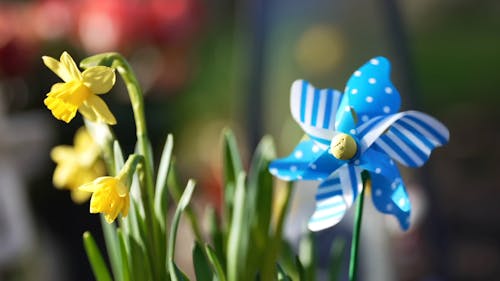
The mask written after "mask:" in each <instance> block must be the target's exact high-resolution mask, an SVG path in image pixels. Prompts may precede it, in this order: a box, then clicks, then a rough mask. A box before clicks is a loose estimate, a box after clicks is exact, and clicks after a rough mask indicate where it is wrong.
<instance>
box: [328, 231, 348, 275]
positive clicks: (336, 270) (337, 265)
mask: <svg viewBox="0 0 500 281" xmlns="http://www.w3.org/2000/svg"><path fill="white" fill-rule="evenodd" d="M346 244H347V243H346V241H345V239H344V238H341V237H337V238H336V239H335V240H334V241H333V244H332V248H331V250H330V281H338V280H340V272H341V271H342V266H343V265H344V256H345V251H346Z"/></svg>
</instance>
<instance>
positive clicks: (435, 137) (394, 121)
mask: <svg viewBox="0 0 500 281" xmlns="http://www.w3.org/2000/svg"><path fill="white" fill-rule="evenodd" d="M449 135H450V134H449V131H448V129H447V128H446V127H445V126H444V125H443V124H442V123H441V122H439V121H437V120H436V119H434V118H433V117H431V116H429V115H427V114H425V113H422V112H418V111H405V112H401V113H397V114H393V115H390V116H386V117H377V118H374V119H372V120H370V121H368V122H366V123H365V124H363V125H361V126H360V127H358V138H359V139H360V143H361V146H362V149H368V148H369V147H374V148H376V149H377V150H380V151H383V152H385V153H387V154H388V155H389V156H390V157H391V158H393V159H395V160H397V161H398V162H399V163H401V164H403V165H405V166H408V167H420V166H422V165H423V164H424V163H425V162H426V161H427V160H428V159H429V157H430V154H431V152H432V150H433V149H435V148H437V147H439V146H442V145H444V144H446V143H447V142H448V140H449Z"/></svg>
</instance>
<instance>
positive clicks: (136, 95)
mask: <svg viewBox="0 0 500 281" xmlns="http://www.w3.org/2000/svg"><path fill="white" fill-rule="evenodd" d="M96 64H97V65H104V66H109V67H112V68H114V69H116V70H117V71H118V73H119V74H120V76H121V77H122V79H123V81H124V82H125V85H126V87H127V91H128V94H129V97H130V102H131V104H132V110H133V112H134V120H135V127H136V135H137V148H138V152H139V154H140V155H142V156H143V157H144V163H143V164H144V167H143V169H141V171H142V173H141V174H140V176H139V178H140V180H141V194H142V196H141V197H142V201H143V202H142V203H143V206H144V210H145V212H146V214H147V215H146V221H147V225H148V226H149V228H150V231H148V236H149V237H148V238H149V241H148V242H149V243H148V244H150V248H151V253H152V255H153V256H152V258H153V260H156V259H154V257H155V256H158V255H156V251H158V250H159V249H158V247H157V245H159V239H160V237H159V236H160V235H159V233H160V232H159V226H158V224H157V223H155V222H154V218H155V213H154V208H153V204H154V192H155V190H154V185H153V167H152V163H153V156H152V153H151V149H150V141H149V138H148V132H147V127H146V117H145V115H144V97H143V93H142V89H141V87H140V86H139V81H137V78H136V76H135V74H134V71H133V70H132V67H131V66H130V65H129V63H128V62H127V60H126V59H125V58H124V57H123V56H122V55H120V54H119V53H104V54H99V55H95V56H92V57H89V58H87V59H85V60H83V61H82V62H81V63H80V65H81V66H82V67H83V68H88V67H90V66H92V65H96ZM159 266H161V265H159V264H157V265H156V266H153V274H155V275H156V277H158V278H160V277H159V274H160V272H161V271H162V270H161V269H160V268H159ZM155 279H157V278H155Z"/></svg>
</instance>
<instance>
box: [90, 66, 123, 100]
mask: <svg viewBox="0 0 500 281" xmlns="http://www.w3.org/2000/svg"><path fill="white" fill-rule="evenodd" d="M82 76H83V83H84V84H85V86H87V87H89V89H90V90H91V91H92V92H93V93H94V94H105V93H107V92H109V91H110V90H111V88H112V87H113V85H114V84H115V81H116V75H115V70H114V69H113V68H110V67H106V66H94V67H91V68H88V69H86V70H85V71H84V72H83V73H82Z"/></svg>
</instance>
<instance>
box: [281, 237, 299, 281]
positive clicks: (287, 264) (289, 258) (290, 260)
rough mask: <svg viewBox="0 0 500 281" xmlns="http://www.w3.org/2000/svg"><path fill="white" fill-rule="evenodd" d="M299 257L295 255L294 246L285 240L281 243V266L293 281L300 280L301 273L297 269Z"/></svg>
mask: <svg viewBox="0 0 500 281" xmlns="http://www.w3.org/2000/svg"><path fill="white" fill-rule="evenodd" d="M297 259H298V257H297V256H296V254H295V250H294V249H293V248H292V245H291V244H290V243H289V242H288V241H286V240H285V239H283V240H282V242H281V252H280V253H279V262H280V266H281V267H283V269H284V270H285V271H286V272H287V274H288V275H290V276H291V278H292V279H293V280H300V279H299V277H300V276H299V271H298V267H297ZM301 266H302V265H301Z"/></svg>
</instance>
